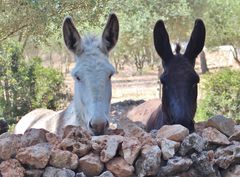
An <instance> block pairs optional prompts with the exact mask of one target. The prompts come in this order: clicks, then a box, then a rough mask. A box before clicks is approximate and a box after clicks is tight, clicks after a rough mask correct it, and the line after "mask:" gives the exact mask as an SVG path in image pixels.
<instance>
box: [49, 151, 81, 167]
mask: <svg viewBox="0 0 240 177" xmlns="http://www.w3.org/2000/svg"><path fill="white" fill-rule="evenodd" d="M49 164H50V165H52V166H53V167H57V168H69V169H71V170H75V169H76V168H77V167H78V156H77V155H76V154H73V153H71V152H69V151H63V150H59V149H55V150H52V151H51V156H50V161H49Z"/></svg>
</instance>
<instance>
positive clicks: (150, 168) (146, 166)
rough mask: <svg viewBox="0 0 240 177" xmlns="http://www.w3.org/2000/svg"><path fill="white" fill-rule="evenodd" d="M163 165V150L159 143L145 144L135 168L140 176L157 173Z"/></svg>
mask: <svg viewBox="0 0 240 177" xmlns="http://www.w3.org/2000/svg"><path fill="white" fill-rule="evenodd" d="M160 165H161V150H160V148H159V147H158V146H157V145H154V146H150V145H144V146H143V147H142V151H141V156H140V157H139V158H138V159H137V161H136V163H135V170H136V173H137V175H138V176H139V177H143V176H150V175H156V174H157V172H158V169H159V168H160Z"/></svg>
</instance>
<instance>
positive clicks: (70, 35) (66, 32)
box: [63, 16, 81, 55]
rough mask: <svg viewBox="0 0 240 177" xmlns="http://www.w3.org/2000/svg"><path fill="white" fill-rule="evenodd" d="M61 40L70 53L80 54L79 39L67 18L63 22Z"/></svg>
mask: <svg viewBox="0 0 240 177" xmlns="http://www.w3.org/2000/svg"><path fill="white" fill-rule="evenodd" d="M63 38H64V42H65V44H66V46H67V48H68V49H69V50H70V51H71V52H73V53H74V54H76V55H78V54H80V53H81V37H80V35H79V33H78V31H77V29H76V27H75V26H74V24H73V22H72V18H71V17H69V16H68V17H66V18H65V19H64V21H63Z"/></svg>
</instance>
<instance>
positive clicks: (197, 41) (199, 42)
mask: <svg viewBox="0 0 240 177" xmlns="http://www.w3.org/2000/svg"><path fill="white" fill-rule="evenodd" d="M205 35H206V30H205V25H204V23H203V21H202V20H201V19H197V20H196V21H195V25H194V28H193V31H192V34H191V38H190V40H189V43H188V45H187V48H186V51H185V53H184V55H185V56H186V57H187V58H188V59H189V60H190V62H191V63H192V65H193V66H194V65H195V60H196V57H197V56H198V54H199V53H200V52H201V51H202V49H203V47H204V42H205Z"/></svg>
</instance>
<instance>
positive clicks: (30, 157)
mask: <svg viewBox="0 0 240 177" xmlns="http://www.w3.org/2000/svg"><path fill="white" fill-rule="evenodd" d="M50 154H51V150H50V146H49V145H48V144H47V143H40V144H37V145H34V146H29V147H26V148H21V149H19V151H18V153H17V155H16V158H17V159H18V160H19V161H20V162H21V163H22V164H26V165H29V166H33V167H35V168H40V169H41V168H45V167H46V165H47V164H48V161H49V158H50Z"/></svg>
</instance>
